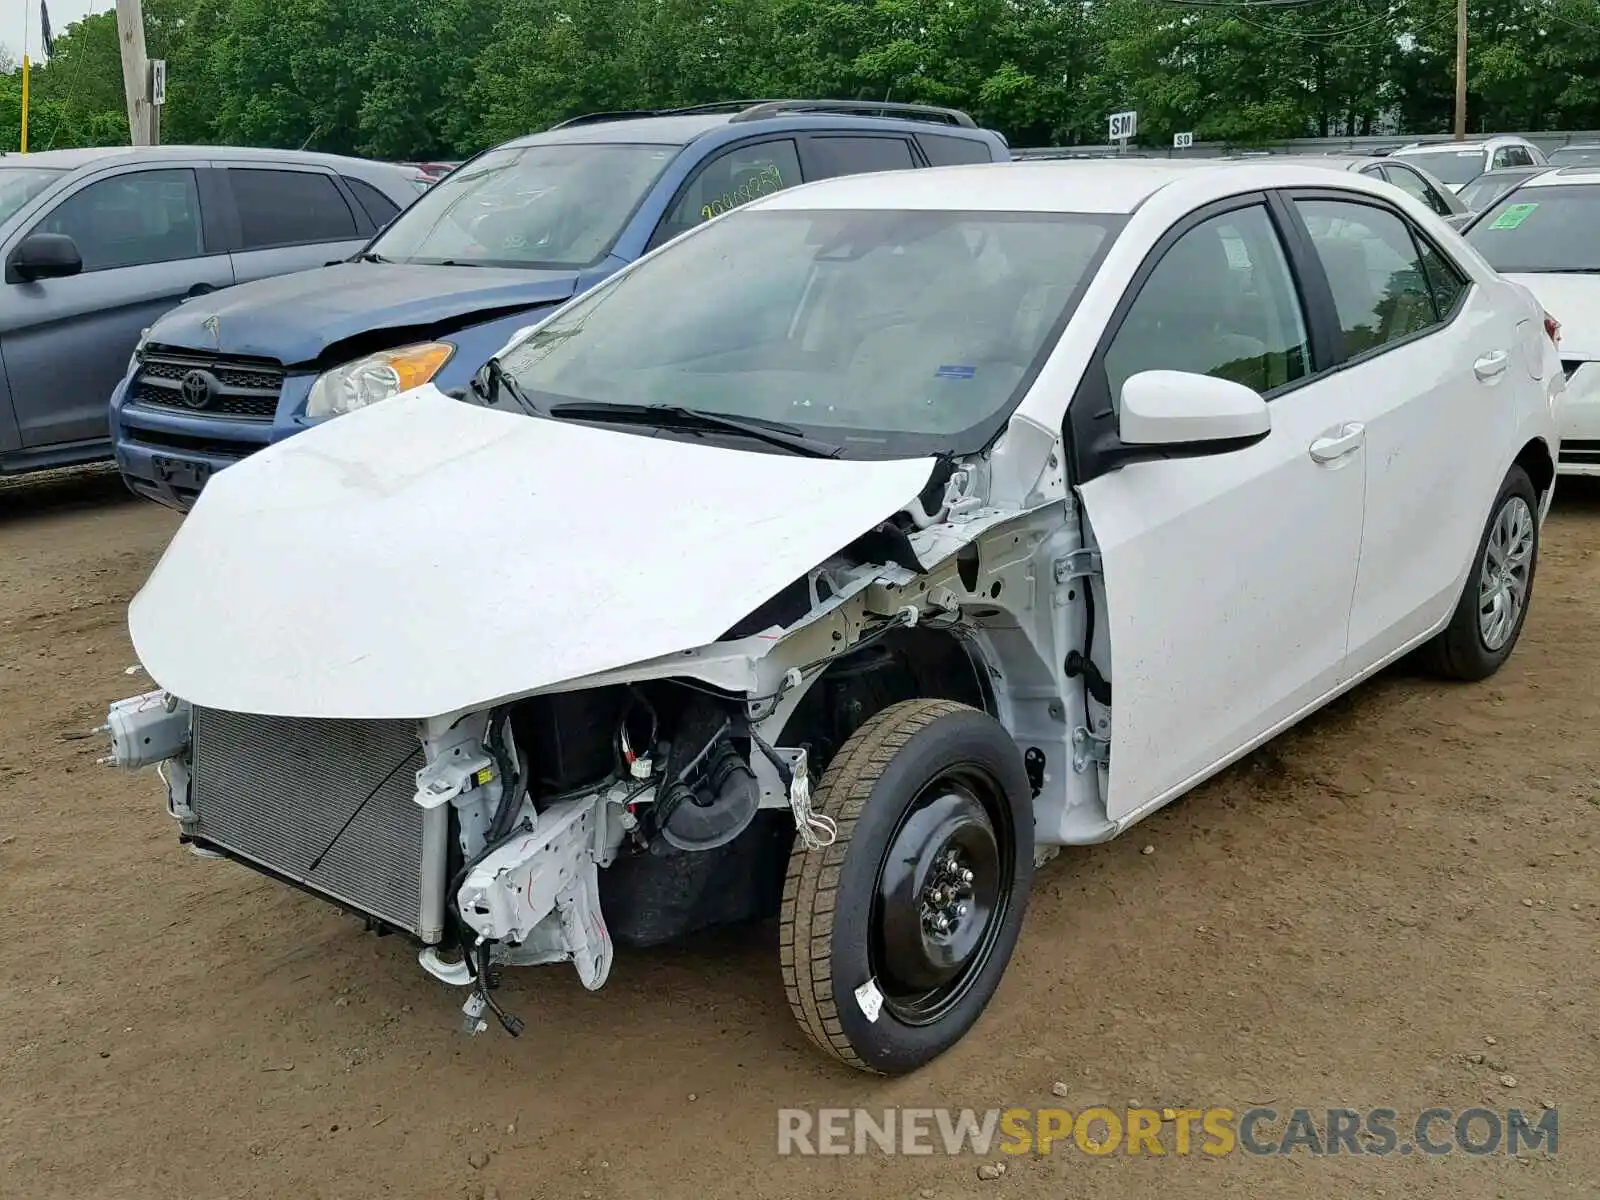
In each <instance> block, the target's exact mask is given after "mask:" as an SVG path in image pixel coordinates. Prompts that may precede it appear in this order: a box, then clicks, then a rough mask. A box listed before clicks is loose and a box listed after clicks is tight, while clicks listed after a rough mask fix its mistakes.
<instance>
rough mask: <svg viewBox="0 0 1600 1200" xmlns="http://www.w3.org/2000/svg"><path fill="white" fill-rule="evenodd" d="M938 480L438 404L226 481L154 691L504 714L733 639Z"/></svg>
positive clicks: (374, 414)
mask: <svg viewBox="0 0 1600 1200" xmlns="http://www.w3.org/2000/svg"><path fill="white" fill-rule="evenodd" d="M933 465H934V464H933V461H932V460H929V459H913V460H903V461H896V462H858V461H848V462H846V461H834V460H823V459H809V458H800V457H794V456H790V455H785V454H782V453H774V454H767V453H761V452H756V451H745V450H742V449H729V448H727V447H726V446H725V445H724V446H713V445H702V444H699V443H695V442H688V441H681V440H672V439H667V438H656V437H651V436H648V435H647V434H645V433H642V432H641V433H639V434H633V433H624V432H618V431H616V430H608V429H601V428H596V427H593V426H586V425H578V424H572V423H564V422H558V421H548V420H540V419H536V418H532V417H526V416H523V415H520V414H513V413H506V412H500V411H495V410H491V409H485V408H480V407H477V406H474V405H471V404H466V403H463V402H460V401H456V400H452V399H449V398H448V397H446V396H443V395H442V394H440V393H439V392H438V391H436V390H435V389H434V388H432V387H425V388H421V389H419V390H417V391H415V392H412V393H410V394H408V395H405V396H401V397H398V398H396V399H394V400H389V401H385V402H383V403H381V404H378V405H375V406H373V407H372V408H369V409H364V410H362V411H359V412H356V413H353V414H351V415H349V416H345V417H340V418H338V419H337V420H334V421H330V422H328V423H327V424H325V425H322V426H320V427H318V428H316V429H312V430H310V431H308V432H306V433H302V434H300V435H298V436H296V437H294V438H291V439H289V440H288V441H285V442H281V443H279V444H278V445H276V446H272V447H269V448H267V449H266V450H263V451H261V452H259V453H257V454H255V455H253V456H251V457H250V458H247V459H245V460H243V461H242V462H240V463H238V464H236V465H234V466H232V467H229V468H228V469H227V470H226V471H223V472H221V473H219V474H218V475H216V476H215V477H214V478H213V479H212V480H211V481H210V482H209V483H208V484H207V485H206V490H205V492H204V494H203V495H202V497H201V499H200V501H199V503H198V504H196V506H195V508H194V510H193V511H192V512H191V513H190V514H189V516H188V517H187V518H186V519H185V520H184V523H183V525H182V527H181V528H180V529H179V530H178V533H177V536H176V537H174V538H173V540H172V544H171V545H170V546H169V547H168V548H167V552H166V554H165V555H164V556H163V557H162V559H161V561H160V562H159V563H158V564H157V565H156V569H155V571H154V572H153V573H152V574H151V576H150V579H149V581H148V582H147V583H146V584H145V586H144V588H143V590H142V591H140V593H139V594H138V595H137V596H136V597H135V598H134V600H133V603H132V605H131V607H130V609H129V618H128V624H129V631H130V633H131V635H132V638H133V644H134V648H135V650H136V651H137V652H138V655H139V658H140V661H141V662H142V663H143V664H144V666H145V669H146V670H147V671H149V673H150V675H151V677H152V678H153V679H155V681H156V682H157V683H158V684H160V685H161V686H162V687H164V688H166V689H167V690H169V691H171V692H173V693H174V694H176V695H178V696H181V697H182V698H184V699H185V700H188V701H190V702H191V703H193V704H197V705H201V706H205V707H210V708H219V709H227V710H232V711H237V712H250V713H261V714H266V715H273V716H298V717H339V718H370V719H381V718H395V719H413V718H422V717H432V716H441V715H445V714H449V713H454V712H458V711H462V710H466V709H472V708H480V707H485V706H487V705H489V704H493V703H495V702H497V701H500V700H505V699H508V698H511V697H514V696H518V695H521V694H523V693H526V692H529V691H532V690H534V689H536V688H541V687H547V686H550V685H553V684H559V683H562V682H565V681H567V680H571V679H577V678H581V677H583V676H586V675H590V674H594V673H596V672H600V671H604V670H610V669H614V668H617V667H622V666H627V665H629V664H632V663H636V662H640V661H643V660H646V659H651V658H656V657H659V656H661V655H665V654H674V653H678V652H680V651H683V650H688V649H693V648H695V647H697V646H701V645H704V644H706V643H708V642H710V641H712V640H714V639H715V638H717V637H720V636H721V635H722V634H723V633H724V632H726V630H727V629H728V628H729V627H730V626H732V625H733V624H734V623H736V622H737V621H739V620H740V619H742V618H743V617H745V616H747V615H748V614H749V613H750V612H751V611H752V610H753V609H755V608H756V607H757V606H758V605H760V604H761V603H762V602H763V601H765V600H767V599H768V598H770V597H771V596H773V595H774V594H775V593H776V592H778V591H779V590H780V589H781V588H782V587H783V586H784V585H786V584H788V583H789V582H790V581H792V580H793V579H795V578H796V577H797V576H799V575H801V574H803V573H804V572H806V571H807V570H809V569H810V568H812V567H814V566H816V565H817V564H818V563H820V562H821V561H823V560H824V559H826V558H827V557H828V556H829V555H831V554H833V553H835V552H837V551H838V550H839V549H841V548H842V547H843V546H844V545H845V544H846V543H848V542H849V541H851V540H852V539H853V538H855V537H856V536H858V535H859V534H861V533H864V532H865V531H867V530H868V529H870V528H871V527H872V526H873V525H875V524H877V523H878V522H879V521H882V520H883V519H885V518H886V517H888V516H890V515H891V514H892V513H894V512H895V511H896V510H897V509H899V508H901V507H902V506H904V505H905V504H907V503H908V502H909V501H910V500H911V499H912V498H913V497H914V496H915V495H916V494H917V493H918V492H919V491H920V490H921V489H922V488H923V486H924V485H925V484H926V482H927V480H928V477H929V474H930V473H931V471H932V469H933Z"/></svg>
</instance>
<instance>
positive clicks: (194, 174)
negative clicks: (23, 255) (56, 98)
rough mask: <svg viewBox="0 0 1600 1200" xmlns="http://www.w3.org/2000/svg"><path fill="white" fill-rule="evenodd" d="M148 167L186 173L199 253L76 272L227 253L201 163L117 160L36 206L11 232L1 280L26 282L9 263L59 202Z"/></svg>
mask: <svg viewBox="0 0 1600 1200" xmlns="http://www.w3.org/2000/svg"><path fill="white" fill-rule="evenodd" d="M152 171H187V172H188V173H189V176H190V182H191V183H192V184H193V185H194V197H195V207H196V209H197V211H198V215H199V218H200V245H201V250H200V253H199V254H194V255H189V256H186V257H184V258H167V259H162V260H161V261H160V262H154V263H129V264H127V265H126V266H121V267H95V268H92V269H91V268H85V269H84V270H83V271H80V272H79V275H99V274H102V273H103V272H105V271H127V270H139V269H143V268H145V267H159V266H165V265H166V264H168V263H179V262H200V261H202V260H203V259H207V258H216V257H217V256H218V255H222V254H226V253H228V247H227V246H226V245H225V244H223V243H222V241H221V240H220V234H221V232H222V231H221V230H219V229H218V228H217V226H216V224H215V223H214V220H213V219H212V217H210V216H208V213H209V212H210V205H208V204H207V203H206V199H207V197H206V187H205V180H206V170H205V167H204V166H203V165H200V164H198V163H194V162H173V163H163V162H142V163H130V164H126V165H120V164H119V165H118V166H116V167H114V168H111V169H109V170H105V171H96V172H95V173H94V174H92V175H86V176H84V177H83V178H82V179H79V180H76V181H75V185H76V186H69V187H67V188H64V189H62V190H61V191H59V192H56V193H55V195H54V196H52V197H50V198H49V202H48V203H47V204H46V205H45V206H44V207H43V208H41V209H40V210H39V212H38V213H37V214H36V215H35V216H34V217H33V219H32V220H31V221H29V222H28V224H27V225H26V226H23V227H20V229H19V232H18V233H17V234H16V235H15V237H16V240H15V241H14V243H13V244H12V246H11V249H10V251H9V252H8V253H7V255H6V264H5V282H6V283H8V284H11V283H24V282H26V281H25V280H24V279H23V278H22V276H20V275H18V274H16V270H15V268H14V267H13V266H12V263H13V261H14V260H15V258H16V253H17V248H18V247H19V246H21V245H22V243H23V242H25V241H26V240H27V239H28V238H30V237H32V236H33V234H34V233H35V232H37V231H38V228H39V226H40V225H42V224H44V222H45V221H47V220H49V218H50V217H51V216H53V215H54V214H55V212H56V210H57V209H59V208H60V207H61V206H62V205H63V204H66V203H67V202H68V201H70V200H72V199H74V198H75V197H77V196H80V195H82V194H83V193H84V192H86V191H88V190H89V189H90V188H92V187H94V186H95V185H96V184H100V183H105V182H107V181H108V180H112V179H122V178H125V177H127V176H130V175H148V174H149V173H150V172H152ZM74 278H76V276H74Z"/></svg>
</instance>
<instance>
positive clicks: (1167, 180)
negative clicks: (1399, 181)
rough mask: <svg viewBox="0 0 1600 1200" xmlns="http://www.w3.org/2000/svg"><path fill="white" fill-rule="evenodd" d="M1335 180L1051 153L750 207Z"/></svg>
mask: <svg viewBox="0 0 1600 1200" xmlns="http://www.w3.org/2000/svg"><path fill="white" fill-rule="evenodd" d="M1346 177H1347V179H1348V183H1347V184H1346V185H1345V186H1349V187H1352V188H1356V189H1358V190H1367V188H1368V186H1370V187H1371V188H1372V189H1373V190H1376V189H1379V188H1384V187H1388V186H1390V185H1388V184H1384V183H1382V182H1380V181H1377V180H1371V179H1369V177H1367V176H1364V175H1361V174H1359V173H1355V172H1346ZM1329 182H1330V181H1329V180H1328V168H1327V167H1325V166H1322V165H1321V164H1319V163H1309V164H1307V163H1301V162H1297V161H1296V160H1294V159H1292V158H1290V157H1288V156H1282V157H1275V158H1272V159H1268V160H1260V159H1257V160H1254V161H1240V160H1228V159H1141V160H1139V161H1137V162H1107V161H1104V160H1101V159H1094V160H1090V161H1087V162H1071V161H1068V160H1063V159H1050V160H1044V161H1033V162H1026V161H1024V162H1001V163H975V164H972V165H969V166H957V167H934V168H930V169H927V170H922V171H884V172H880V173H877V174H871V175H846V176H841V177H839V178H836V179H825V180H821V181H819V182H817V183H808V184H802V185H801V186H799V187H795V188H789V189H787V190H786V191H781V192H775V193H773V194H772V195H770V196H767V197H764V198H763V199H761V200H758V201H756V202H755V204H754V205H751V206H747V207H757V206H759V207H761V208H766V209H813V208H824V209H828V208H833V209H840V208H868V209H871V208H885V209H888V208H897V209H924V210H932V211H939V210H970V211H974V212H1062V213H1067V212H1073V213H1105V214H1119V213H1120V214H1124V215H1125V214H1129V213H1132V212H1134V211H1135V210H1137V209H1138V208H1139V206H1140V205H1142V204H1143V203H1144V202H1145V201H1146V200H1148V199H1149V198H1150V197H1151V196H1153V195H1155V193H1157V192H1159V191H1162V190H1163V189H1167V188H1180V187H1188V188H1190V190H1191V191H1192V192H1193V193H1194V195H1195V196H1196V197H1197V198H1198V197H1200V196H1202V195H1204V194H1210V193H1212V192H1217V191H1223V192H1225V191H1227V190H1228V189H1229V188H1231V187H1236V188H1237V189H1238V190H1239V191H1241V192H1244V191H1249V190H1251V189H1252V188H1284V187H1296V186H1323V187H1326V186H1327V185H1328V183H1329ZM1199 202H1203V201H1199Z"/></svg>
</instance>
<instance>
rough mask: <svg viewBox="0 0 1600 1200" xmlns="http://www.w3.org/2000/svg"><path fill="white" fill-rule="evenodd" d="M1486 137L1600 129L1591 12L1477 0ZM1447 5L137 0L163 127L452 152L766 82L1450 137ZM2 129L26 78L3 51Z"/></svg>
mask: <svg viewBox="0 0 1600 1200" xmlns="http://www.w3.org/2000/svg"><path fill="white" fill-rule="evenodd" d="M1471 5H1472V8H1471V23H1470V28H1471V31H1472V42H1471V56H1470V64H1469V80H1468V82H1469V104H1468V111H1469V118H1470V125H1471V128H1472V129H1473V130H1474V131H1480V130H1496V129H1535V128H1567V129H1593V128H1596V127H1600V4H1597V3H1596V2H1595V0H1471ZM1454 14H1455V4H1454V0H1307V2H1306V3H1303V4H1299V5H1277V6H1271V5H1260V4H1257V5H1256V6H1254V7H1251V6H1249V5H1248V4H1242V3H1241V4H1220V3H1210V4H1207V5H1204V6H1202V5H1199V4H1196V3H1193V2H1175V0H145V19H146V24H147V30H146V38H147V43H148V47H149V52H150V54H151V56H152V57H160V58H165V59H166V60H167V64H168V67H167V70H168V104H167V107H166V110H165V111H164V113H163V129H162V135H163V140H165V141H168V142H226V143H235V144H252V145H272V146H308V147H312V148H316V149H322V150H331V151H338V152H342V153H353V154H362V155H368V156H373V157H382V158H430V157H457V156H462V155H466V154H469V153H471V152H473V151H476V150H478V149H481V148H482V147H484V146H486V145H492V144H494V143H496V142H499V141H502V140H504V139H506V138H508V137H511V136H514V135H517V134H521V133H526V132H528V131H531V130H535V129H541V128H544V127H545V126H547V125H549V124H550V123H552V122H554V121H556V120H560V119H561V118H563V117H568V116H572V115H574V114H576V113H580V112H589V111H596V110H611V109H631V108H651V107H668V106H672V105H680V104H692V103H697V102H704V101H710V100H721V99H729V98H737V97H745V96H752V97H762V96H830V97H843V98H872V99H891V100H919V101H925V102H930V103H938V104H949V105H955V106H958V107H961V108H964V109H967V110H968V111H970V112H972V113H973V114H974V115H975V116H977V117H978V118H979V120H981V121H982V122H983V123H985V124H988V125H990V126H993V127H995V128H998V129H1000V130H1002V131H1003V132H1004V133H1006V134H1007V135H1008V137H1010V138H1011V140H1012V143H1013V144H1014V145H1048V144H1075V143H1098V142H1103V141H1104V140H1105V121H1106V116H1107V114H1108V113H1110V112H1112V111H1113V110H1116V109H1119V108H1125V107H1132V108H1137V109H1138V111H1139V114H1140V137H1141V140H1146V141H1151V142H1154V143H1157V144H1168V143H1170V138H1171V135H1172V134H1173V133H1174V132H1178V131H1183V130H1192V131H1193V132H1194V133H1195V135H1196V137H1197V139H1199V140H1211V139H1222V140H1227V141H1231V142H1234V143H1238V144H1251V143H1257V142H1262V141H1266V140H1270V139H1278V138H1285V137H1298V136H1328V135H1332V134H1341V133H1344V134H1362V133H1370V132H1377V131H1379V130H1380V129H1383V128H1384V127H1385V123H1387V124H1388V125H1390V126H1396V127H1397V128H1398V129H1400V130H1404V131H1406V132H1409V133H1429V132H1439V131H1443V130H1446V129H1448V128H1449V126H1450V121H1451V114H1452V105H1453V99H1454V87H1455V84H1454V64H1455V23H1454ZM0 71H5V72H7V73H5V74H0V144H9V145H12V146H14V145H16V143H17V134H18V127H19V124H20V79H19V77H18V75H17V73H16V72H15V70H14V67H13V65H12V64H10V63H8V62H0ZM32 88H33V90H32V104H31V109H30V138H29V140H30V144H31V147H32V148H34V149H45V148H48V147H52V146H74V145H89V144H97V143H107V142H117V141H123V140H126V137H127V125H126V120H125V117H124V111H125V110H124V104H123V90H122V73H121V65H120V60H119V57H118V52H117V35H116V23H115V18H114V16H113V15H112V14H111V13H109V12H107V13H101V14H98V15H94V16H89V17H86V18H85V19H83V20H82V21H79V22H77V23H75V24H73V25H71V26H69V27H68V28H67V29H66V30H64V31H63V32H62V33H61V35H60V36H59V37H57V39H56V53H55V56H54V58H53V59H52V60H51V61H50V62H49V63H47V64H44V65H41V66H38V67H36V68H35V70H34V71H33V74H32Z"/></svg>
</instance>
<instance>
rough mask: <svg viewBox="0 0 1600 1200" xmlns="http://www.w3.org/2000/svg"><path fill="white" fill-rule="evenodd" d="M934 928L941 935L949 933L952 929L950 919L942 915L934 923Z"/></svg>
mask: <svg viewBox="0 0 1600 1200" xmlns="http://www.w3.org/2000/svg"><path fill="white" fill-rule="evenodd" d="M933 927H934V928H935V929H937V930H938V931H939V932H940V933H946V932H948V931H949V929H950V918H949V917H947V916H945V915H944V914H943V913H940V914H939V916H938V918H937V919H935V921H934V922H933Z"/></svg>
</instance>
